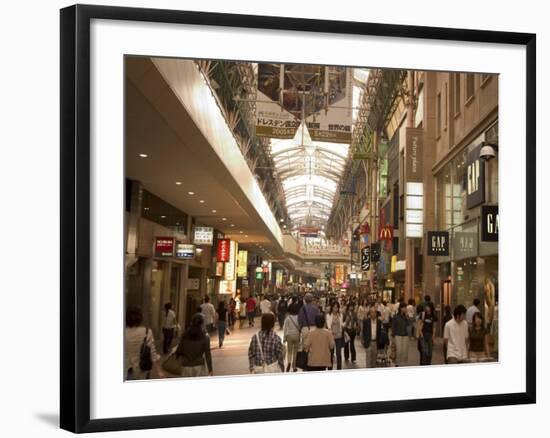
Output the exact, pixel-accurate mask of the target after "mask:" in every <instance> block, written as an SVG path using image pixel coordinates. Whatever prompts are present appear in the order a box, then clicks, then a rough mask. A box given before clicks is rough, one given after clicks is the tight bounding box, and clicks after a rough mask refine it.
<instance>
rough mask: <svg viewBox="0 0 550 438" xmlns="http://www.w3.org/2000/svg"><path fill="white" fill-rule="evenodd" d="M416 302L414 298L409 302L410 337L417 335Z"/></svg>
mask: <svg viewBox="0 0 550 438" xmlns="http://www.w3.org/2000/svg"><path fill="white" fill-rule="evenodd" d="M416 316H417V314H416V302H415V301H414V298H410V299H409V301H408V304H407V318H409V322H410V324H409V329H408V330H409V338H411V339H414V337H415V335H417V334H416V333H415V332H414V326H415V324H416Z"/></svg>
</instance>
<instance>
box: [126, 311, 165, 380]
mask: <svg viewBox="0 0 550 438" xmlns="http://www.w3.org/2000/svg"><path fill="white" fill-rule="evenodd" d="M142 321H143V314H142V313H141V309H140V308H139V307H136V306H129V307H128V308H127V309H126V331H125V334H124V347H125V348H124V353H125V375H126V379H127V380H140V379H149V378H150V377H151V371H152V372H153V374H154V375H156V376H157V377H159V378H163V377H164V373H163V372H162V371H161V369H160V356H159V355H158V354H157V350H156V348H155V338H154V337H153V332H152V331H151V330H150V329H148V328H146V327H144V326H142V325H141V323H142ZM142 349H145V350H147V349H148V350H149V355H148V356H145V355H143V354H142Z"/></svg>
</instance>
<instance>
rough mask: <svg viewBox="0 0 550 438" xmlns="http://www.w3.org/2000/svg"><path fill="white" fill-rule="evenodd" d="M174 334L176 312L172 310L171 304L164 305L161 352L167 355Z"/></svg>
mask: <svg viewBox="0 0 550 438" xmlns="http://www.w3.org/2000/svg"><path fill="white" fill-rule="evenodd" d="M175 332H176V312H174V311H173V310H172V303H166V304H165V305H164V318H163V321H162V338H163V339H162V352H163V353H164V354H168V353H169V351H170V347H171V346H172V341H173V340H174V334H175Z"/></svg>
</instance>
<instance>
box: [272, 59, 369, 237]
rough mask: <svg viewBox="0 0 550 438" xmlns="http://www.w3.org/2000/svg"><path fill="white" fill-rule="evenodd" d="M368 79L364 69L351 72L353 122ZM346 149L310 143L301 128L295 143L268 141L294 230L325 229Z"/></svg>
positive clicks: (342, 145)
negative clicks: (310, 226)
mask: <svg viewBox="0 0 550 438" xmlns="http://www.w3.org/2000/svg"><path fill="white" fill-rule="evenodd" d="M368 76H369V71H368V70H367V69H356V68H354V69H353V75H352V80H353V87H352V92H353V96H352V102H353V103H352V105H353V108H354V109H353V110H352V119H353V122H355V119H356V117H357V113H358V111H357V109H356V108H357V107H358V106H359V102H360V101H361V95H362V92H363V90H364V87H365V84H366V82H367V80H368ZM352 127H353V123H352ZM349 148H350V146H349V145H348V144H342V143H328V142H319V141H312V140H311V137H310V135H309V132H308V130H307V128H305V126H304V124H301V125H300V127H299V128H298V130H297V132H296V135H295V137H294V139H275V138H272V139H271V155H272V158H273V162H274V165H275V169H276V172H277V174H278V176H279V178H280V180H281V182H282V185H283V189H284V192H285V198H286V199H285V200H286V206H287V211H288V215H289V217H290V219H291V220H292V222H293V224H294V225H295V226H300V225H313V226H318V227H319V228H323V227H324V225H325V224H326V221H327V220H328V218H329V216H330V212H331V210H332V206H333V203H334V197H335V192H336V188H337V186H338V182H339V181H340V179H341V178H342V174H343V172H344V168H345V164H346V160H347V159H348V153H349Z"/></svg>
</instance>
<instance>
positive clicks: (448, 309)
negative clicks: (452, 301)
mask: <svg viewBox="0 0 550 438" xmlns="http://www.w3.org/2000/svg"><path fill="white" fill-rule="evenodd" d="M451 319H453V314H452V312H451V306H449V305H448V304H447V305H445V307H444V309H443V329H445V324H447V323H448V322H449V321H450V320H451ZM443 359H444V361H445V363H447V344H446V343H443Z"/></svg>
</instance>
